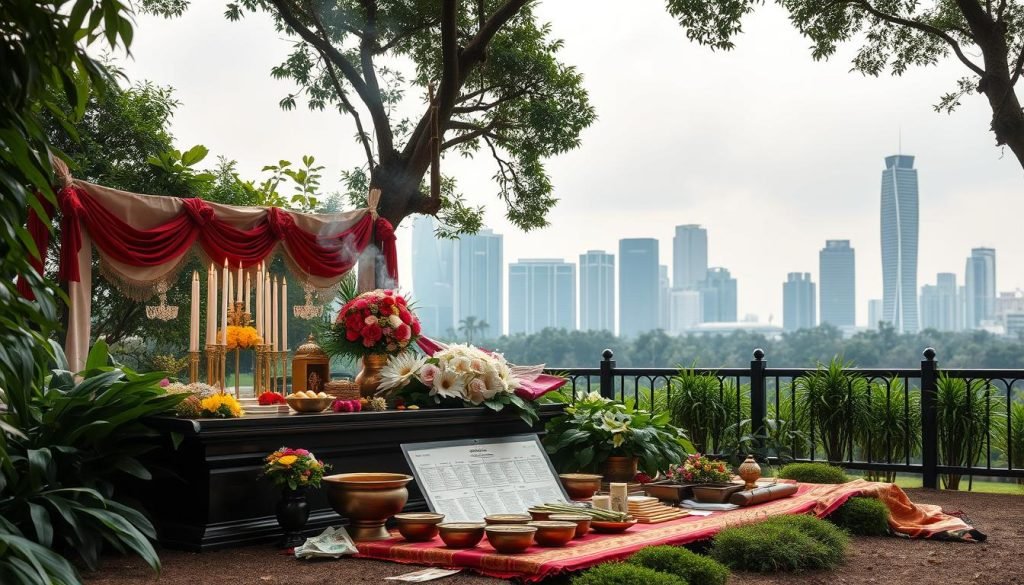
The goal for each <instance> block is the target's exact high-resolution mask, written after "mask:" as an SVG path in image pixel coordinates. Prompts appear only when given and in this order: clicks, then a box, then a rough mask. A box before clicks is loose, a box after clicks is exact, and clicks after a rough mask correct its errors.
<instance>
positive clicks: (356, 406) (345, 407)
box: [331, 400, 363, 412]
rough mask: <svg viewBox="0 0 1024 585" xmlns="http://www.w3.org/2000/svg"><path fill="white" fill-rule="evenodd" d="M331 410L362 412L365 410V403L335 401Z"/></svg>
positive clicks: (358, 401)
mask: <svg viewBox="0 0 1024 585" xmlns="http://www.w3.org/2000/svg"><path fill="white" fill-rule="evenodd" d="M331 410H333V411H334V412H360V411H361V410H363V403H362V401H360V400H335V401H334V402H333V403H331Z"/></svg>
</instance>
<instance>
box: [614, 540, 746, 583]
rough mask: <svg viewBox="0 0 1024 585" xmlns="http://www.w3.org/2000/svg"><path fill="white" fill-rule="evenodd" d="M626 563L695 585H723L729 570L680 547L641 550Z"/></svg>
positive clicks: (656, 547)
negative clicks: (666, 574)
mask: <svg viewBox="0 0 1024 585" xmlns="http://www.w3.org/2000/svg"><path fill="white" fill-rule="evenodd" d="M627 562H628V563H630V564H632V565H639V566H641V567H647V568H648V569H654V570H655V571H659V572H661V573H668V574H670V575H675V576H677V577H681V578H683V579H685V580H686V581H687V582H688V583H693V584H695V585H696V584H697V583H699V584H700V585H725V582H726V581H727V580H728V579H729V569H727V568H726V567H725V565H723V564H722V563H719V562H718V561H716V560H714V559H712V558H710V557H706V556H703V555H699V554H697V553H695V552H693V551H690V550H687V549H685V548H683V547H681V546H651V547H647V548H643V549H640V551H639V552H637V553H636V554H635V555H633V556H631V557H629V560H628V561H627Z"/></svg>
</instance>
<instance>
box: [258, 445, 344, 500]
mask: <svg viewBox="0 0 1024 585" xmlns="http://www.w3.org/2000/svg"><path fill="white" fill-rule="evenodd" d="M330 467H331V466H330V465H327V464H326V463H323V462H322V461H317V459H316V457H314V456H313V454H312V453H310V452H309V451H307V450H305V449H291V448H289V447H281V448H280V449H278V450H277V451H274V452H273V453H271V454H270V455H267V456H266V458H265V459H264V464H263V477H266V478H267V479H270V480H271V481H273V482H274V483H275V484H277V485H287V486H288V487H289V488H290V489H293V490H294V489H298V488H300V487H306V486H312V487H320V480H322V479H323V477H324V471H326V470H328V469H330Z"/></svg>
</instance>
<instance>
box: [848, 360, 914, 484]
mask: <svg viewBox="0 0 1024 585" xmlns="http://www.w3.org/2000/svg"><path fill="white" fill-rule="evenodd" d="M860 407H861V408H860V412H859V413H858V417H857V425H856V427H855V429H854V443H855V444H856V446H857V450H858V452H859V454H860V457H861V458H863V459H865V460H867V461H871V462H874V463H901V462H905V461H907V460H908V459H909V458H910V457H913V456H915V455H917V454H918V453H919V452H920V450H921V395H920V393H919V392H917V391H908V390H907V389H906V388H905V387H904V384H903V381H902V380H900V379H899V378H892V379H891V380H889V381H888V383H876V384H871V386H870V388H869V389H868V390H867V392H866V394H865V399H864V400H863V401H862V402H861V404H860ZM867 479H869V480H871V481H886V482H890V483H891V482H893V481H895V479H896V472H894V471H882V472H877V471H869V472H868V473H867Z"/></svg>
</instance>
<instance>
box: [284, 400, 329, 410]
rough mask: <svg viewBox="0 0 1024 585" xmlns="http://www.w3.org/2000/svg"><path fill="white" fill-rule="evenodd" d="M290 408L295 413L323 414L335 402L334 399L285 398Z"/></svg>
mask: <svg viewBox="0 0 1024 585" xmlns="http://www.w3.org/2000/svg"><path fill="white" fill-rule="evenodd" d="M284 399H285V401H286V402H287V403H288V406H290V407H292V410H294V411H295V412H323V411H324V410H326V409H327V407H328V406H330V405H331V403H332V402H334V398H330V397H328V398H292V397H290V396H285V398H284Z"/></svg>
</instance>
